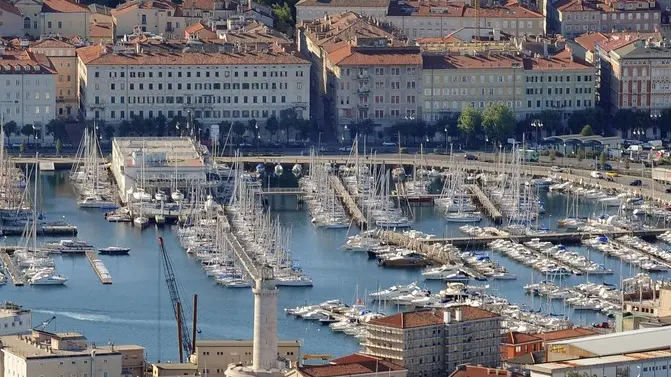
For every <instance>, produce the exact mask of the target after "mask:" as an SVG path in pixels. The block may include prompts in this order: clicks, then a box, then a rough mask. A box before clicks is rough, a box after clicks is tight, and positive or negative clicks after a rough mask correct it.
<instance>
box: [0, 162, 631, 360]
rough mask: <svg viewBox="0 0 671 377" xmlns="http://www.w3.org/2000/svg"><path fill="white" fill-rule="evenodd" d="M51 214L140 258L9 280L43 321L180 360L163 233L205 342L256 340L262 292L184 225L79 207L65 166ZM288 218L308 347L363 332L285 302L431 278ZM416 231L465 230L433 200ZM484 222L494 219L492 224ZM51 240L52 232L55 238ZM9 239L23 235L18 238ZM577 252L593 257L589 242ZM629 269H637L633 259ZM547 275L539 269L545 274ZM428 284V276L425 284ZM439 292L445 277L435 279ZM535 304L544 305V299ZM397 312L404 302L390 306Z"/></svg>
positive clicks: (301, 332)
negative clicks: (217, 279) (58, 276)
mask: <svg viewBox="0 0 671 377" xmlns="http://www.w3.org/2000/svg"><path fill="white" fill-rule="evenodd" d="M41 182H42V201H43V204H42V206H43V211H44V212H46V213H47V216H48V217H52V218H60V217H65V218H66V219H67V220H68V221H69V222H71V223H74V224H76V225H77V226H78V227H79V238H80V239H84V240H87V241H89V242H90V243H92V244H93V245H95V246H97V247H105V246H112V245H120V246H127V247H130V248H131V249H132V250H131V255H129V256H124V257H112V256H104V255H103V256H100V258H101V259H102V260H103V261H104V263H105V265H106V266H107V268H108V269H109V271H110V273H111V275H112V279H113V281H114V283H113V284H112V285H106V286H105V285H102V284H101V283H100V281H99V280H98V278H97V276H96V274H95V273H94V271H93V269H92V268H91V266H90V264H89V262H88V260H87V259H86V258H85V257H83V256H55V260H56V264H57V269H58V271H59V272H60V273H62V274H64V275H65V276H67V277H68V278H69V281H68V282H67V284H66V285H65V286H62V287H49V286H41V287H40V286H35V287H31V286H25V287H14V286H12V285H11V284H7V285H5V286H0V300H11V301H15V302H18V303H20V304H21V305H24V306H25V307H29V308H32V309H33V310H34V314H33V323H34V324H39V323H40V322H41V321H43V320H46V319H48V318H51V317H52V316H56V320H55V321H53V322H52V323H51V324H50V325H49V327H48V328H47V329H48V330H50V331H78V332H81V333H83V334H84V335H86V336H87V338H89V340H91V341H95V342H97V343H98V344H107V343H108V342H109V341H112V342H114V343H116V344H139V345H142V346H144V347H146V349H147V358H148V359H149V360H152V361H155V360H175V359H176V358H177V331H176V325H175V319H174V315H173V311H172V307H171V304H170V300H169V296H168V292H167V288H166V284H165V281H164V276H163V273H162V267H161V264H160V258H159V252H158V245H157V242H156V239H157V237H159V236H162V237H164V239H165V241H166V246H167V249H168V252H169V253H170V255H171V257H172V259H173V263H174V267H175V273H176V275H177V277H178V279H179V282H180V284H181V286H182V288H183V292H184V294H185V295H186V297H184V298H183V300H184V301H190V300H191V295H193V294H194V293H197V294H198V295H199V308H198V320H199V324H198V329H199V335H198V336H199V338H202V339H249V338H251V337H252V321H253V319H252V318H253V317H252V312H253V297H252V293H251V290H249V289H226V288H223V287H221V286H217V285H216V284H215V283H214V281H213V280H212V279H209V278H208V277H206V276H205V274H204V273H203V271H202V270H201V269H200V266H199V264H198V263H197V262H196V261H194V260H192V259H190V258H189V257H188V256H187V254H186V253H185V252H184V250H183V249H182V248H181V247H180V246H179V244H178V242H177V239H176V236H175V232H174V229H172V228H170V227H165V228H160V229H159V228H151V227H150V228H147V229H145V230H144V231H140V230H138V229H136V228H134V227H132V226H131V225H130V224H112V223H108V222H106V221H105V220H104V218H103V216H102V212H100V211H96V210H81V209H78V208H77V206H76V203H75V199H76V196H75V194H74V192H73V189H72V187H71V186H70V185H69V184H68V182H67V179H66V176H65V175H63V174H60V173H50V174H43V175H42V176H41ZM543 199H544V200H545V207H546V209H547V212H548V214H547V215H546V216H545V217H544V218H543V220H542V222H541V223H542V224H545V225H551V224H553V223H554V221H555V220H556V219H557V218H558V217H562V216H563V215H564V213H565V208H566V197H564V196H552V197H547V196H546V195H543ZM270 204H271V208H273V209H274V212H275V213H276V215H277V217H278V219H279V221H280V222H281V223H282V224H283V225H285V226H287V227H290V228H291V229H292V235H293V236H292V250H293V253H294V256H295V258H296V259H297V260H298V261H299V262H300V264H301V265H302V267H303V269H304V270H305V271H306V272H307V273H308V274H310V275H311V276H312V277H313V279H314V283H315V286H314V287H312V288H290V287H283V288H281V289H280V295H279V300H278V316H279V322H278V331H279V336H280V338H281V339H301V340H302V341H303V352H304V353H326V354H331V355H334V356H337V355H344V354H347V353H351V352H355V351H357V350H358V349H359V346H358V344H357V342H356V340H355V339H354V338H350V337H347V336H345V335H343V334H337V333H332V332H331V331H330V330H329V328H328V327H327V326H322V325H320V324H315V323H311V322H306V321H301V320H298V319H294V318H293V317H288V316H285V315H284V313H283V309H284V308H290V307H295V306H299V305H303V304H304V303H318V302H322V301H325V300H329V299H335V298H338V299H341V300H343V301H345V302H350V303H351V302H355V301H356V299H357V297H361V298H365V296H366V295H367V293H369V292H371V291H375V290H377V289H380V288H386V287H388V286H391V285H394V284H407V283H410V282H412V281H418V282H422V279H421V275H420V272H419V271H417V270H415V271H411V270H391V269H383V268H380V267H378V266H377V264H376V263H375V262H374V261H371V260H369V259H368V258H367V256H366V255H365V254H362V253H360V254H357V253H351V252H345V251H342V250H340V249H339V247H340V246H341V245H342V243H343V242H344V241H345V239H346V237H347V235H348V232H349V233H350V234H351V233H353V232H355V230H351V231H348V230H346V229H345V230H320V229H316V228H314V227H313V226H312V224H311V223H310V219H309V217H308V216H307V214H306V212H305V211H304V210H302V209H298V208H297V206H296V201H295V198H293V197H275V198H272V199H271V203H270ZM581 211H582V214H583V215H587V214H591V213H601V209H598V208H596V207H595V206H594V205H590V204H588V203H586V204H585V205H583V206H582V207H581ZM412 215H413V216H414V218H415V222H416V223H415V226H414V228H415V229H418V230H421V231H424V232H428V233H434V234H437V235H444V236H457V235H460V233H459V231H458V225H450V226H447V225H446V223H445V222H444V221H443V219H442V217H441V216H440V214H439V213H438V212H437V211H436V210H434V208H433V207H415V208H413V209H412ZM482 225H488V223H487V222H486V221H484V222H483V224H482ZM45 240H46V239H45ZM6 242H7V243H8V244H12V243H15V242H18V240H17V239H13V238H9V239H7V240H6ZM576 250H578V251H580V252H582V253H585V255H588V253H589V252H588V251H587V250H586V249H583V248H576ZM590 256H591V258H592V259H593V260H596V261H600V262H603V263H605V265H606V266H607V267H609V268H612V269H614V270H615V271H616V274H615V275H611V276H607V277H605V278H604V277H596V276H591V277H590V280H592V281H602V280H604V279H605V281H607V282H610V283H617V282H618V281H619V271H620V262H619V261H618V260H616V259H611V258H604V256H603V255H601V254H599V253H597V252H592V253H590ZM492 258H493V259H495V260H497V261H499V262H500V263H502V264H503V265H505V266H506V267H507V268H508V269H510V270H511V271H512V272H513V273H515V274H517V275H518V280H516V281H501V282H489V283H488V284H490V293H494V294H498V295H504V296H506V297H508V298H509V299H510V300H511V301H512V302H515V303H517V304H520V305H529V306H531V304H532V303H531V299H530V298H529V297H528V296H525V294H524V292H523V291H522V286H523V285H524V284H527V283H529V282H530V281H531V279H532V271H531V270H530V269H529V268H527V267H524V266H522V265H519V264H516V263H514V262H512V261H510V260H509V259H507V258H505V257H503V256H500V255H498V254H492ZM622 270H623V275H624V276H630V275H632V274H634V273H636V272H637V271H633V270H631V269H630V267H629V266H628V265H625V266H623V268H622ZM541 278H542V277H541V276H535V277H534V280H535V281H538V280H540V279H541ZM585 279H586V277H571V278H569V279H568V282H569V283H575V284H577V283H581V282H584V281H585ZM422 283H423V282H422ZM426 284H427V287H428V288H430V289H431V290H433V291H438V290H440V289H441V287H442V286H443V284H441V283H438V282H430V283H429V282H427V283H426ZM534 307H535V308H539V307H541V303H540V302H539V301H538V299H536V302H535V305H534ZM380 309H381V310H383V311H386V312H393V311H395V310H396V308H394V307H390V308H380ZM544 310H548V311H551V312H553V313H566V314H568V315H571V316H572V318H573V319H574V321H575V322H576V323H578V324H583V325H585V324H590V323H593V322H596V321H601V320H603V319H604V318H603V317H602V316H600V315H598V314H592V313H587V314H586V313H580V314H578V315H573V313H571V312H570V311H568V310H567V309H565V308H563V307H561V305H560V304H558V303H555V304H554V305H553V306H550V308H548V307H547V306H545V307H544Z"/></svg>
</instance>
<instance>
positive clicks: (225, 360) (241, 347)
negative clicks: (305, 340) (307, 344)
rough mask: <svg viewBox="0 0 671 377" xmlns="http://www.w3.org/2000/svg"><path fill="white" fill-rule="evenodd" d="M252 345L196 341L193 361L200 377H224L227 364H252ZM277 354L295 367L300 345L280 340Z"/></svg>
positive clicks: (251, 342)
mask: <svg viewBox="0 0 671 377" xmlns="http://www.w3.org/2000/svg"><path fill="white" fill-rule="evenodd" d="M253 343H254V342H253V341H252V340H198V341H196V352H195V354H196V356H197V359H196V360H193V361H195V362H196V363H197V365H198V371H200V372H201V374H202V375H205V374H207V375H208V376H212V377H224V372H226V369H227V368H228V365H229V364H234V363H235V364H242V365H251V364H252V354H253ZM277 352H278V357H282V358H285V359H286V360H288V361H290V362H291V364H292V365H297V364H298V362H299V361H300V355H301V343H300V342H299V341H298V340H280V341H278V342H277ZM206 370H207V371H206Z"/></svg>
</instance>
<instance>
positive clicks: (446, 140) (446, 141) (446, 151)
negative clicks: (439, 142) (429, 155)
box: [445, 127, 448, 154]
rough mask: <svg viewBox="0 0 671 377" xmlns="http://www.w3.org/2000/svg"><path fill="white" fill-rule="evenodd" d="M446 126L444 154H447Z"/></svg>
mask: <svg viewBox="0 0 671 377" xmlns="http://www.w3.org/2000/svg"><path fill="white" fill-rule="evenodd" d="M447 137H448V136H447V127H445V154H447Z"/></svg>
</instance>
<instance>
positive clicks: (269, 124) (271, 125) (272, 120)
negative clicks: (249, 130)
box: [266, 115, 280, 137]
mask: <svg viewBox="0 0 671 377" xmlns="http://www.w3.org/2000/svg"><path fill="white" fill-rule="evenodd" d="M279 129H280V122H279V121H278V120H277V117H276V116H275V115H271V116H270V117H269V118H268V119H266V132H268V133H269V134H270V136H271V137H274V136H275V135H277V131H278V130H279Z"/></svg>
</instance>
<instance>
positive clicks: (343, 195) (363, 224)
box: [329, 175, 368, 230]
mask: <svg viewBox="0 0 671 377" xmlns="http://www.w3.org/2000/svg"><path fill="white" fill-rule="evenodd" d="M329 182H330V183H331V187H333V189H334V190H335V192H336V195H337V196H338V197H339V198H340V200H341V201H342V204H343V206H345V210H347V213H349V215H350V216H351V217H352V220H354V222H355V223H356V225H358V226H359V228H361V229H362V230H365V229H366V228H367V227H368V220H366V217H365V216H364V215H363V212H361V209H360V208H359V206H358V205H357V204H356V201H354V199H353V198H352V196H351V195H350V194H349V192H348V191H347V189H346V188H345V186H343V184H342V182H341V181H340V178H338V177H337V176H335V175H329Z"/></svg>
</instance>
